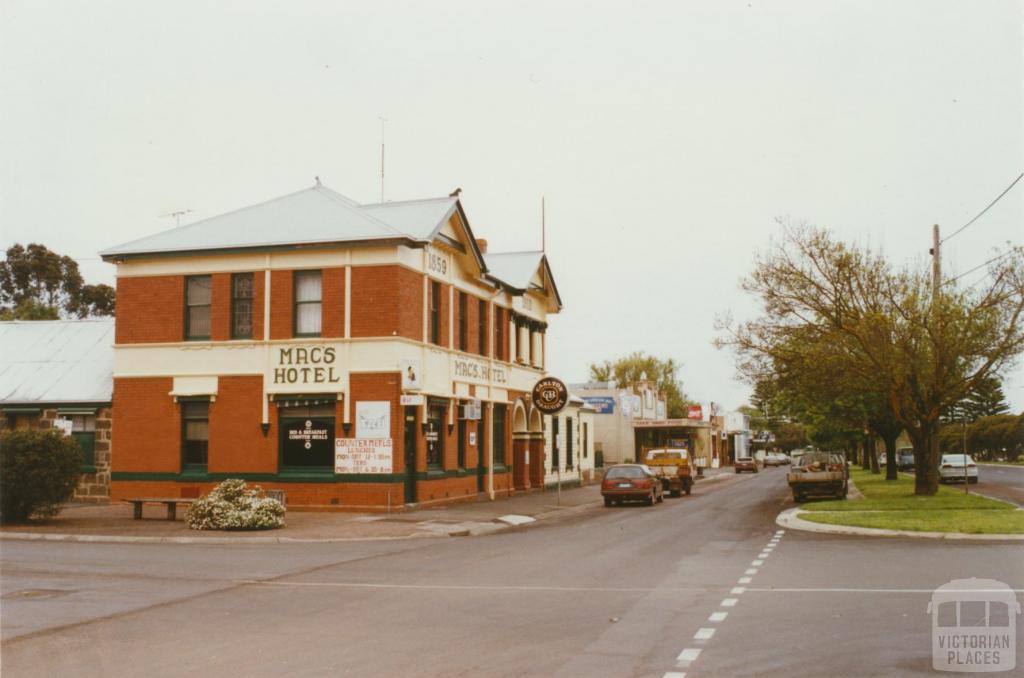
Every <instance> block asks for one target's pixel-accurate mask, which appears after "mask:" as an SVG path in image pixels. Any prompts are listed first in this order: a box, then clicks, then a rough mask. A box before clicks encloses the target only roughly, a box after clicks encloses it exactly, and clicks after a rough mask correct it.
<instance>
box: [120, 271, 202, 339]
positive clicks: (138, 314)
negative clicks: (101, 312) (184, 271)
mask: <svg viewBox="0 0 1024 678" xmlns="http://www.w3.org/2000/svg"><path fill="white" fill-rule="evenodd" d="M116 317H117V323H116V326H115V341H116V342H117V343H118V344H143V343H153V342H166V341H182V340H183V339H184V338H185V335H184V332H185V329H184V322H185V320H184V318H185V277H184V276H180V275H162V276H146V277H141V278H118V279H117V316H116Z"/></svg>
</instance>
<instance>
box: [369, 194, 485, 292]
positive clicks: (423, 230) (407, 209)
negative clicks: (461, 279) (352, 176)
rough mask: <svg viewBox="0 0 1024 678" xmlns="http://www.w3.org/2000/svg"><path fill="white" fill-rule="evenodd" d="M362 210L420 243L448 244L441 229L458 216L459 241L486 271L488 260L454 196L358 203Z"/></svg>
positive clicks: (460, 204) (458, 201) (483, 271)
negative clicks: (461, 234)
mask: <svg viewBox="0 0 1024 678" xmlns="http://www.w3.org/2000/svg"><path fill="white" fill-rule="evenodd" d="M361 207H362V209H363V210H365V211H366V212H367V213H369V214H371V215H372V216H374V217H376V218H378V219H380V220H381V221H385V222H387V223H389V224H391V225H392V226H394V227H395V228H397V229H398V230H400V231H403V232H404V233H406V234H407V235H408V236H409V237H410V238H413V239H414V240H418V241H421V242H434V241H438V240H440V241H442V242H444V243H446V244H449V245H450V244H451V243H450V242H449V239H448V237H447V236H446V235H445V234H443V233H442V232H441V231H442V229H443V228H444V226H445V224H447V223H448V222H449V221H451V220H452V218H453V217H456V216H457V217H458V218H457V221H458V224H459V226H460V227H461V230H462V232H463V235H464V236H465V238H464V239H463V240H462V242H461V244H462V246H463V247H465V249H466V251H467V252H469V253H470V254H472V256H473V258H474V259H475V260H476V264H477V266H478V267H479V268H480V272H481V273H486V272H487V263H486V260H485V258H484V255H483V253H482V252H481V251H480V248H479V246H478V245H477V243H476V237H475V236H474V235H473V229H472V228H470V226H469V219H468V218H467V217H466V213H465V211H464V210H463V209H462V202H461V201H460V200H459V198H458V196H457V195H449V196H446V197H444V198H425V199H422V200H402V201H398V202H379V203H372V204H367V205H361Z"/></svg>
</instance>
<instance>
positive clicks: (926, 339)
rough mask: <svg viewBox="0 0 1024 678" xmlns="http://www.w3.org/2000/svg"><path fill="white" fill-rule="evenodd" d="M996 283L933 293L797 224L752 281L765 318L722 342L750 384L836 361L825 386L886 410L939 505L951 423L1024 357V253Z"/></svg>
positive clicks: (926, 278)
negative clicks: (843, 388)
mask: <svg viewBox="0 0 1024 678" xmlns="http://www.w3.org/2000/svg"><path fill="white" fill-rule="evenodd" d="M989 274H990V282H989V283H988V284H987V285H974V286H972V287H970V288H967V289H963V290H961V289H959V288H957V287H956V286H955V285H950V284H948V283H947V284H946V285H940V288H939V289H938V290H934V291H933V290H932V289H931V275H930V272H929V271H928V270H926V269H924V268H923V267H917V268H915V267H909V268H905V269H902V270H898V269H895V268H894V267H893V266H892V265H891V264H890V263H889V262H888V261H887V260H886V259H885V258H884V257H883V256H881V255H879V254H876V253H873V252H871V251H869V250H867V249H863V248H858V247H854V246H849V245H846V244H844V243H841V242H838V241H836V240H834V239H833V238H832V236H831V235H830V234H829V233H828V231H826V230H824V229H817V228H810V227H804V226H801V227H797V228H790V227H788V226H787V227H786V228H785V229H784V232H783V236H782V238H781V241H779V242H776V243H773V246H772V247H771V249H770V250H769V251H768V253H767V254H765V255H762V256H761V257H759V259H758V260H757V262H756V263H755V266H754V270H753V273H752V274H751V276H750V277H749V278H748V279H747V280H746V281H744V285H743V286H744V289H745V290H747V291H748V292H750V293H751V294H754V295H756V296H758V297H760V299H761V300H762V304H763V314H762V316H761V317H760V318H758V319H757V320H755V321H751V322H748V323H745V324H743V325H741V326H739V327H735V328H734V327H732V326H731V323H728V322H724V323H722V324H720V327H722V328H723V329H725V330H726V331H727V332H728V333H729V335H728V337H727V338H726V339H723V340H720V344H728V345H732V346H734V347H736V348H737V349H738V354H739V355H740V357H741V362H740V371H741V374H743V373H745V371H747V370H748V369H750V368H753V370H752V371H754V373H758V370H760V373H762V374H763V373H765V371H766V370H771V369H772V368H774V366H775V365H776V363H780V362H781V363H784V362H785V361H786V359H787V358H788V355H789V352H790V351H791V350H792V349H793V347H794V346H797V347H800V346H807V345H810V346H812V347H814V350H813V351H808V352H807V353H806V354H804V355H806V356H807V357H810V356H814V355H815V352H817V354H818V355H829V356H832V357H834V358H835V359H837V360H838V361H839V363H838V364H841V365H842V366H843V370H842V372H841V373H833V371H832V370H833V365H832V364H831V363H828V364H821V365H820V366H819V370H820V371H821V372H822V373H825V374H826V375H828V376H826V377H823V378H829V379H836V378H837V377H836V376H832V375H833V374H836V375H838V374H841V375H842V376H843V378H844V379H845V378H847V377H849V378H850V379H849V382H848V383H849V386H850V389H851V393H853V394H854V395H857V396H859V397H861V398H867V399H868V400H870V399H871V398H877V399H879V400H881V401H882V402H884V403H885V405H886V407H885V408H879V409H878V411H879V412H883V413H887V414H888V415H889V416H891V417H892V419H893V420H894V421H895V422H897V423H898V424H899V425H901V426H903V428H904V429H905V430H906V431H907V433H908V435H909V436H910V438H911V440H912V441H913V443H914V452H915V464H916V466H917V469H918V472H917V473H916V474H915V492H916V493H917V494H921V495H931V494H934V493H935V492H936V491H937V489H938V455H939V427H940V415H941V413H942V412H943V411H945V410H946V409H947V408H949V407H950V406H951V405H952V404H953V403H955V402H957V401H959V400H960V399H962V398H964V396H965V395H966V394H967V393H968V392H969V391H970V390H971V389H972V388H974V387H975V386H976V385H977V384H978V383H979V382H980V381H981V380H982V379H984V378H986V377H988V376H989V375H992V374H997V373H998V372H999V371H1000V370H1001V369H1003V368H1004V367H1006V366H1007V365H1009V364H1011V363H1012V362H1013V361H1014V360H1015V358H1016V357H1017V356H1018V355H1019V354H1020V353H1021V352H1022V351H1024V322H1022V320H1024V253H1022V252H1021V251H1020V250H1019V249H1018V250H1011V251H1009V252H1008V253H1007V254H1005V255H1004V256H1002V257H999V258H997V259H995V260H993V262H991V265H990V270H989ZM950 282H952V281H950ZM808 364H810V363H808ZM853 400H856V398H854V399H853Z"/></svg>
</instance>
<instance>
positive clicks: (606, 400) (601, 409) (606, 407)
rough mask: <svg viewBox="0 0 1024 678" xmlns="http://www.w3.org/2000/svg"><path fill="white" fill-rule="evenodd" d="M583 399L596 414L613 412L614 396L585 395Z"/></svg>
mask: <svg viewBox="0 0 1024 678" xmlns="http://www.w3.org/2000/svg"><path fill="white" fill-rule="evenodd" d="M583 400H585V401H586V403H587V404H588V405H590V406H591V407H593V408H594V409H595V410H597V413H598V414H615V398H612V397H611V396H585V397H584V398H583Z"/></svg>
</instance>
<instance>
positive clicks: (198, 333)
mask: <svg viewBox="0 0 1024 678" xmlns="http://www.w3.org/2000/svg"><path fill="white" fill-rule="evenodd" d="M212 306H213V278H212V276H208V275H190V276H186V277H185V340H186V341H208V340H209V339H210V322H211V317H210V316H211V310H210V309H211V308H212Z"/></svg>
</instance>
